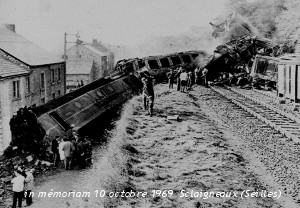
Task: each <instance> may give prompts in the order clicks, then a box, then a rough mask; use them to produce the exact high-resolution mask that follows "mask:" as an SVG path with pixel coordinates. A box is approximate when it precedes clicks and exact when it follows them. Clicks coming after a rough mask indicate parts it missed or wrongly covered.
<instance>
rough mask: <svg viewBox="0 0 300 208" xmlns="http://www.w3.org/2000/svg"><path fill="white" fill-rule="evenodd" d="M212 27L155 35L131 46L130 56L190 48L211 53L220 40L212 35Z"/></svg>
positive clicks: (160, 53) (151, 54)
mask: <svg viewBox="0 0 300 208" xmlns="http://www.w3.org/2000/svg"><path fill="white" fill-rule="evenodd" d="M211 34H212V28H211V27H209V26H207V27H198V28H196V27H193V28H190V29H189V31H186V32H185V33H181V34H178V35H168V36H156V37H151V38H149V39H147V40H146V41H144V42H142V43H141V44H139V45H138V46H136V47H134V48H131V50H130V51H131V57H145V56H155V55H164V54H168V53H175V52H181V51H190V50H205V51H207V52H208V53H212V52H213V50H214V49H215V47H216V46H218V45H219V44H220V41H219V40H217V39H215V38H214V37H212V35H211Z"/></svg>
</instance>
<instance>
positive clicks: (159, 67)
mask: <svg viewBox="0 0 300 208" xmlns="http://www.w3.org/2000/svg"><path fill="white" fill-rule="evenodd" d="M206 56H207V53H206V52H205V51H202V50H195V51H185V52H179V53H170V54H165V55H157V56H147V57H144V58H132V59H127V60H120V61H118V62H117V64H116V67H115V71H116V72H122V73H128V72H137V71H139V69H141V68H143V67H146V68H147V69H148V70H149V72H150V73H151V74H152V75H154V76H155V78H156V80H157V81H163V80H165V79H167V76H166V73H167V72H168V71H169V69H170V68H171V67H180V66H189V65H193V66H196V65H197V63H198V62H199V61H198V60H197V58H198V57H206Z"/></svg>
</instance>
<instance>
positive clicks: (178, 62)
mask: <svg viewBox="0 0 300 208" xmlns="http://www.w3.org/2000/svg"><path fill="white" fill-rule="evenodd" d="M171 60H172V62H173V65H178V64H181V61H180V58H179V56H172V57H171Z"/></svg>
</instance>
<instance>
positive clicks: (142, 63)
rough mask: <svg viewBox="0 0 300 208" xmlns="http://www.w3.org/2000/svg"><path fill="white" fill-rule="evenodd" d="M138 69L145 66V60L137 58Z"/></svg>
mask: <svg viewBox="0 0 300 208" xmlns="http://www.w3.org/2000/svg"><path fill="white" fill-rule="evenodd" d="M138 65H139V69H140V68H143V67H144V66H145V62H144V61H143V60H138Z"/></svg>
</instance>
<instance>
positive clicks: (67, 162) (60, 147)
mask: <svg viewBox="0 0 300 208" xmlns="http://www.w3.org/2000/svg"><path fill="white" fill-rule="evenodd" d="M51 151H52V153H53V164H54V166H56V167H59V166H63V167H64V168H65V169H66V170H71V169H73V168H75V167H78V168H79V169H82V168H85V167H86V166H87V165H88V164H90V163H91V157H92V145H91V142H90V139H89V138H88V137H87V136H84V137H83V136H80V135H79V134H78V133H77V131H75V130H73V131H72V135H71V137H67V136H63V137H60V136H56V138H54V139H53V140H52V143H51Z"/></svg>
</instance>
